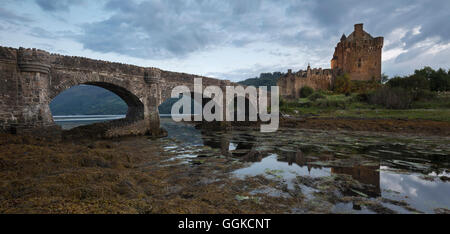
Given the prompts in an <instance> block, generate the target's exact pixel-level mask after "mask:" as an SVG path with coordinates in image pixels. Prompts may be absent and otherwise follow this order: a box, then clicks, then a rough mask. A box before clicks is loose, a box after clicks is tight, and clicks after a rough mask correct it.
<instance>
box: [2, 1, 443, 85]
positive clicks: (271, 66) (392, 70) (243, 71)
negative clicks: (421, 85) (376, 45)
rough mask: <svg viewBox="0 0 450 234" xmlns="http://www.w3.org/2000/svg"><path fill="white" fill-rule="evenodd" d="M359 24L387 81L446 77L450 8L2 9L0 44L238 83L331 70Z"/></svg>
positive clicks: (204, 5) (99, 4)
mask: <svg viewBox="0 0 450 234" xmlns="http://www.w3.org/2000/svg"><path fill="white" fill-rule="evenodd" d="M355 23H364V29H365V30H366V31H367V32H369V33H370V34H371V35H372V36H375V37H376V36H384V37H385V46H384V49H383V72H384V73H386V74H388V75H390V76H393V75H397V74H398V75H403V74H409V73H411V72H413V71H414V69H416V68H420V67H423V66H426V65H428V66H432V67H434V68H438V67H443V68H446V69H449V68H450V1H449V0H395V1H392V0H378V1H363V0H340V1H338V0H334V1H332V0H320V1H318V0H283V1H280V0H277V1H276V0H216V1H212V0H211V1H210V0H148V1H138V0H134V1H122V0H101V1H88V0H34V1H33V0H14V1H11V0H2V4H0V32H1V33H0V45H1V46H11V47H20V46H22V47H29V48H40V49H44V50H47V51H50V52H54V53H60V54H64V55H76V56H84V57H89V58H95V59H102V60H108V61H117V62H123V63H130V64H136V65H139V66H152V67H159V68H161V69H165V70H171V71H180V72H187V73H194V74H198V75H206V76H213V77H218V78H222V79H230V80H233V81H237V80H242V79H245V78H249V77H255V76H257V75H258V74H259V73H261V72H274V71H286V70H287V69H288V68H292V69H294V70H299V69H302V68H305V67H306V66H307V64H308V62H309V63H311V66H313V67H323V68H329V67H330V64H329V63H330V59H331V56H332V54H333V51H334V46H335V45H336V43H337V41H338V40H339V38H340V37H341V35H342V33H345V34H346V35H348V34H350V33H351V32H352V31H353V25H354V24H355Z"/></svg>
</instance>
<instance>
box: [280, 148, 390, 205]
mask: <svg viewBox="0 0 450 234" xmlns="http://www.w3.org/2000/svg"><path fill="white" fill-rule="evenodd" d="M280 156H281V157H280V158H279V159H278V161H282V162H287V163H289V165H292V164H293V163H295V164H297V165H299V166H301V167H303V166H307V167H308V171H311V169H312V168H322V167H321V166H319V165H314V164H311V162H318V161H331V160H333V159H334V157H333V156H332V155H321V156H317V157H314V158H311V157H306V155H305V154H304V153H303V152H302V151H301V150H299V151H298V152H285V153H282V154H281V155H280ZM379 169H380V165H375V166H363V165H353V166H352V167H331V173H332V174H345V175H350V176H352V178H353V179H355V180H357V181H359V182H360V183H363V184H366V185H370V186H371V188H369V189H368V190H366V191H364V192H365V193H367V195H369V196H371V197H378V196H380V195H381V190H380V172H379Z"/></svg>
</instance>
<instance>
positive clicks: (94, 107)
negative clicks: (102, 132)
mask: <svg viewBox="0 0 450 234" xmlns="http://www.w3.org/2000/svg"><path fill="white" fill-rule="evenodd" d="M176 101H177V99H169V100H167V101H166V102H165V103H163V104H161V105H160V106H159V113H160V114H170V111H171V109H172V105H173V103H175V102H176ZM127 109H128V107H127V104H126V103H125V102H124V101H123V100H122V99H121V98H120V97H119V96H117V95H116V94H114V93H112V92H110V91H108V90H106V89H103V88H100V87H97V86H91V85H79V86H75V87H72V88H70V89H68V90H66V91H64V92H62V93H61V94H59V95H58V96H57V97H55V98H54V99H53V101H52V102H51V103H50V110H51V111H52V114H53V115H121V114H126V113H127Z"/></svg>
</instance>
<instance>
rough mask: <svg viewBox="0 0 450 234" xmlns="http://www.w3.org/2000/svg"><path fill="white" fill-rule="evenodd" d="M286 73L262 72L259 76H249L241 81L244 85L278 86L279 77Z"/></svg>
mask: <svg viewBox="0 0 450 234" xmlns="http://www.w3.org/2000/svg"><path fill="white" fill-rule="evenodd" d="M282 75H284V73H281V72H274V73H261V74H260V75H259V77H255V78H249V79H246V80H243V81H239V82H238V83H239V84H242V85H253V86H256V87H259V86H276V85H277V81H278V78H280V77H281V76H282Z"/></svg>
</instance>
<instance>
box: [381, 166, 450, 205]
mask: <svg viewBox="0 0 450 234" xmlns="http://www.w3.org/2000/svg"><path fill="white" fill-rule="evenodd" d="M420 176H421V175H419V174H394V173H393V172H387V171H381V172H380V183H381V189H382V196H383V197H386V198H391V199H396V200H398V199H399V198H400V197H401V198H402V199H401V200H405V201H406V202H407V203H409V204H410V205H411V206H412V207H415V208H417V209H419V210H421V211H425V212H433V210H434V209H435V208H447V209H449V208H450V183H445V182H442V181H440V180H439V179H435V180H434V181H428V180H424V179H422V178H421V177H420ZM385 190H392V191H395V192H398V193H400V194H395V193H392V192H387V191H385ZM405 196H408V198H405Z"/></svg>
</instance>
